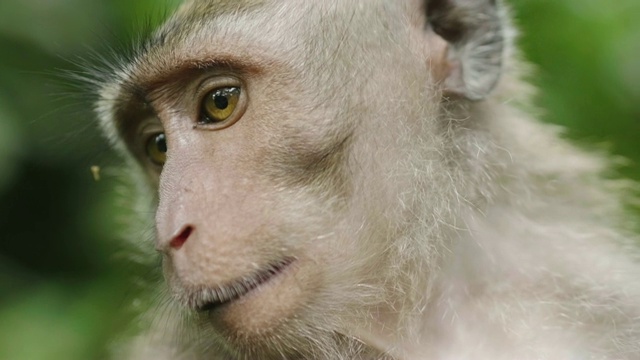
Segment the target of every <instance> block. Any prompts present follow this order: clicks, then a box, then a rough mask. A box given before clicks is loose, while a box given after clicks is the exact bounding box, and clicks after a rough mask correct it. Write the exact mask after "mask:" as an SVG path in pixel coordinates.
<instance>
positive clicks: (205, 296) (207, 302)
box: [181, 258, 295, 312]
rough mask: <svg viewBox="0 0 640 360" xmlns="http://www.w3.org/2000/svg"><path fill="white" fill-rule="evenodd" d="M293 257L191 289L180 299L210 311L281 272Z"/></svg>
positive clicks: (199, 310) (192, 306) (193, 307)
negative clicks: (251, 272) (212, 285)
mask: <svg viewBox="0 0 640 360" xmlns="http://www.w3.org/2000/svg"><path fill="white" fill-rule="evenodd" d="M294 260H295V259H293V258H287V259H284V260H281V261H279V262H276V263H274V264H271V265H269V266H267V267H265V268H264V269H263V270H261V271H259V272H256V273H254V274H252V275H249V276H246V277H243V278H240V279H237V280H234V281H232V282H230V283H227V284H223V285H220V286H216V287H210V288H203V289H199V290H196V291H192V292H190V293H188V294H185V295H186V296H185V297H184V298H183V299H181V300H182V302H183V303H185V305H186V306H187V307H189V308H191V309H193V310H195V311H197V312H210V311H213V310H216V309H218V308H220V307H221V306H223V305H225V304H228V303H231V302H233V301H235V300H237V299H239V298H241V297H243V296H245V295H247V294H249V293H250V292H252V291H253V290H255V289H256V288H257V287H259V286H261V285H263V284H265V283H267V282H269V281H270V280H271V279H273V278H275V277H277V276H278V275H280V274H282V272H284V271H285V270H286V269H287V268H288V267H289V266H290V265H291V264H292V263H293V262H294Z"/></svg>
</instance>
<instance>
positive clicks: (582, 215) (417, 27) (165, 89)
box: [95, 0, 640, 360]
mask: <svg viewBox="0 0 640 360" xmlns="http://www.w3.org/2000/svg"><path fill="white" fill-rule="evenodd" d="M511 18H512V17H511V15H510V12H509V9H508V5H507V4H505V3H504V2H503V1H501V0H394V1H391V0H332V1H320V0H319V1H303V0H287V1H283V0H185V1H184V2H183V3H182V4H181V5H180V6H179V8H178V9H177V10H176V12H175V13H174V14H173V15H171V16H170V17H169V18H168V20H166V22H165V23H164V24H162V25H161V26H160V27H159V28H158V29H157V30H155V32H154V33H153V34H152V35H151V36H150V37H149V39H148V40H147V41H145V42H144V43H143V44H142V45H141V46H139V47H138V48H137V49H136V51H135V53H134V54H132V56H130V57H128V58H126V59H125V60H123V61H122V63H118V64H116V65H114V66H112V67H110V68H109V69H107V70H106V71H103V72H102V73H101V74H100V75H99V76H100V77H101V83H100V85H99V87H98V89H97V90H96V91H97V95H98V100H97V102H96V105H95V107H96V112H97V116H98V118H99V120H100V124H101V126H102V128H103V129H104V132H105V134H106V136H107V137H108V138H109V139H110V140H111V142H112V143H113V144H114V146H115V147H116V148H118V149H119V150H120V151H121V152H122V153H123V154H124V156H125V158H126V159H127V161H128V165H129V166H130V167H131V169H135V170H131V173H132V174H134V176H135V180H134V184H135V186H136V187H140V188H141V194H142V195H140V197H141V199H142V201H146V202H148V203H149V206H150V209H149V212H151V213H153V214H154V217H153V219H148V223H147V224H146V225H145V226H147V227H148V229H152V230H150V231H151V232H152V233H153V236H152V237H151V238H150V239H148V240H146V239H139V238H144V236H138V238H136V239H135V242H136V243H139V244H140V246H141V247H144V248H145V249H150V250H149V251H150V253H153V252H154V251H157V254H158V255H157V256H158V257H159V258H162V266H161V268H162V273H163V274H164V278H165V280H166V285H162V286H160V285H159V287H158V289H157V290H156V291H157V292H156V293H155V295H154V296H156V298H157V299H158V300H157V304H155V305H153V306H149V309H148V310H147V311H146V313H145V314H144V315H142V317H141V319H142V320H141V323H143V324H144V326H143V327H144V329H142V330H141V331H140V334H138V335H136V336H134V337H133V339H131V340H130V341H127V344H126V345H124V346H122V349H121V350H120V352H118V355H117V358H118V359H136V360H144V359H167V360H168V359H174V360H177V359H180V360H187V359H188V360H200V359H267V360H270V359H318V360H321V359H331V360H333V359H336V360H341V359H342V360H344V359H386V360H448V359H456V360H460V359H479V360H489V359H491V360H500V359H505V360H506V359H510V360H513V359H518V360H539V359H550V360H551V359H591V360H595V359H599V360H614V359H615V360H638V359H640V262H639V259H640V256H639V253H640V252H639V251H638V247H637V244H638V236H637V235H635V234H634V232H633V229H632V227H633V219H632V218H631V215H630V214H629V213H628V211H626V210H625V199H628V198H630V197H632V196H633V190H632V188H633V184H630V183H627V182H625V181H620V180H612V179H610V178H608V177H607V176H606V174H607V171H608V169H609V167H610V166H611V161H610V160H608V158H607V156H606V155H603V154H599V153H596V152H593V151H588V150H585V149H580V148H578V147H576V146H575V145H572V144H570V143H569V142H568V141H567V140H565V139H564V137H563V136H562V130H561V129H559V128H558V127H556V126H553V125H549V124H544V123H542V122H540V121H539V120H537V119H536V117H535V116H534V115H535V114H534V113H535V110H532V106H531V105H530V99H531V97H532V94H533V93H534V91H533V90H532V88H531V86H529V85H527V82H526V81H525V80H524V78H525V76H526V74H527V72H528V68H527V65H526V63H525V62H524V61H523V60H521V56H520V55H519V53H518V51H517V50H516V48H515V45H514V43H515V39H516V30H515V28H514V26H513V25H512V20H511Z"/></svg>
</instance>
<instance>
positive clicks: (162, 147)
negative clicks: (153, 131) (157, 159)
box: [156, 134, 167, 153]
mask: <svg viewBox="0 0 640 360" xmlns="http://www.w3.org/2000/svg"><path fill="white" fill-rule="evenodd" d="M156 148H157V149H158V151H160V152H162V153H166V152H167V138H166V137H165V136H164V134H158V136H156Z"/></svg>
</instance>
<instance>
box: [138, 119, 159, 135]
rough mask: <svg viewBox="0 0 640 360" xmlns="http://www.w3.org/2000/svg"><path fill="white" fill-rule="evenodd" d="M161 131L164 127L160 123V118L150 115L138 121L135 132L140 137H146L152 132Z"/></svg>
mask: <svg viewBox="0 0 640 360" xmlns="http://www.w3.org/2000/svg"><path fill="white" fill-rule="evenodd" d="M161 132H164V127H163V126H162V124H161V123H160V120H159V119H158V118H156V117H152V118H148V119H145V120H144V121H141V122H140V125H138V131H137V134H138V137H139V138H140V139H146V138H147V137H149V136H151V135H153V134H157V133H161Z"/></svg>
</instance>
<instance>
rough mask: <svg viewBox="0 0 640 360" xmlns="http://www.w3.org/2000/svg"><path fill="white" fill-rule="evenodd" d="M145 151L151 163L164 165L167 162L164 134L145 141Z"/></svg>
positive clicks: (152, 136)
mask: <svg viewBox="0 0 640 360" xmlns="http://www.w3.org/2000/svg"><path fill="white" fill-rule="evenodd" d="M146 151H147V156H148V157H149V160H151V162H153V163H154V164H156V165H159V166H162V165H164V163H165V161H167V138H166V136H165V135H164V133H158V134H154V135H151V136H150V137H149V139H148V140H147V145H146Z"/></svg>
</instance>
